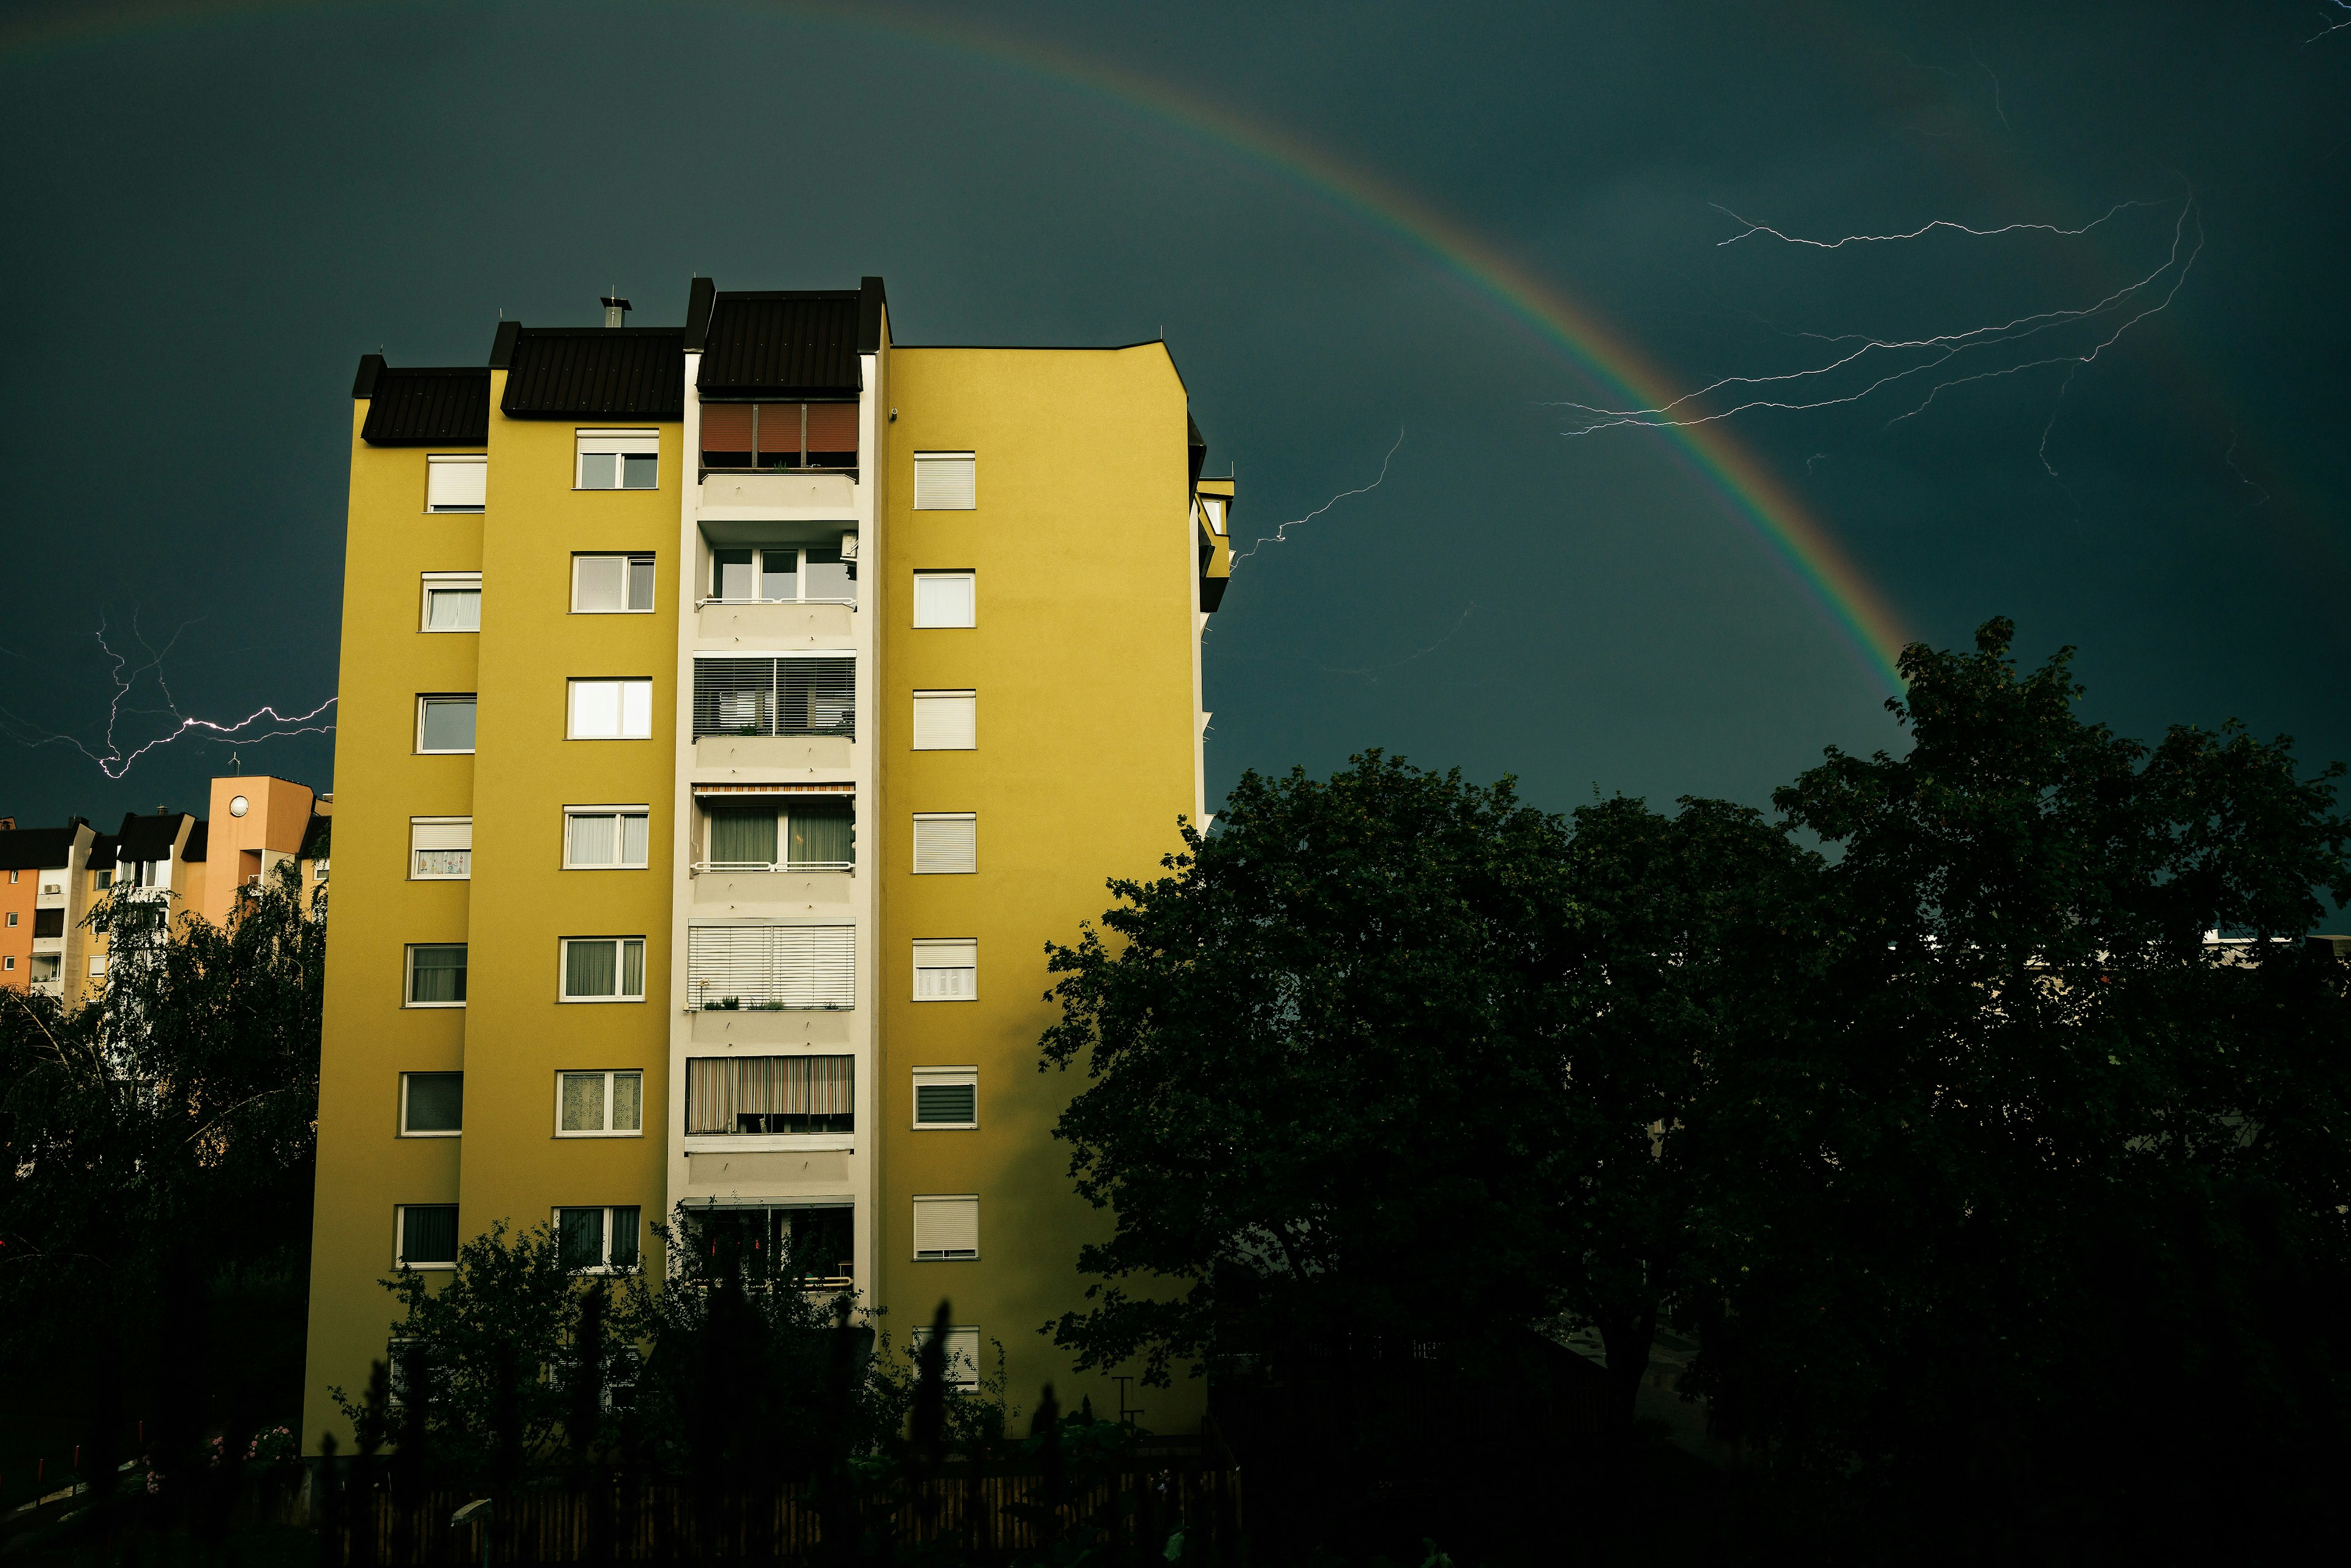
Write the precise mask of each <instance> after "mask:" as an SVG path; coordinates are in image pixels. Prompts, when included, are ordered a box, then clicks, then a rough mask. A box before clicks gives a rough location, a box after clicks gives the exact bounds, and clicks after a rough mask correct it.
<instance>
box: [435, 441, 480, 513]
mask: <svg viewBox="0 0 2351 1568" xmlns="http://www.w3.org/2000/svg"><path fill="white" fill-rule="evenodd" d="M455 468H474V469H478V470H480V477H479V478H477V479H476V480H475V482H474V485H473V486H472V488H474V489H477V490H479V491H481V492H482V499H481V500H479V501H453V502H450V503H447V504H446V505H444V504H442V503H440V502H436V501H435V500H434V498H433V490H434V483H433V482H434V479H435V478H437V477H438V476H439V475H440V473H441V471H442V470H444V469H455ZM489 491H490V457H489V454H488V453H486V452H476V453H471V454H464V453H452V454H446V455H444V454H438V453H436V454H434V455H431V456H428V457H426V458H425V459H424V509H425V511H426V512H428V513H435V512H456V513H465V512H471V513H476V514H478V513H479V512H481V511H482V510H483V509H484V508H485V507H486V506H487V504H488V502H489Z"/></svg>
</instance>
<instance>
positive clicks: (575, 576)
mask: <svg viewBox="0 0 2351 1568" xmlns="http://www.w3.org/2000/svg"><path fill="white" fill-rule="evenodd" d="M652 610H653V557H652V556H650V555H575V556H573V557H572V558H571V612H572V613H573V614H574V615H643V614H647V613H650V612H651V611H652Z"/></svg>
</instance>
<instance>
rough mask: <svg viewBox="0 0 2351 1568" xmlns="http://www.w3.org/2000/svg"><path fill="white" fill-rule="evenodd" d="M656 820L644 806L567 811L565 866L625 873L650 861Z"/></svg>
mask: <svg viewBox="0 0 2351 1568" xmlns="http://www.w3.org/2000/svg"><path fill="white" fill-rule="evenodd" d="M651 822H652V818H651V817H650V815H649V814H648V812H647V809H646V808H645V807H643V806H566V807H564V808H563V864H564V866H565V868H566V869H567V870H570V871H590V870H595V869H598V868H604V869H614V870H625V869H629V868H632V867H643V865H645V864H646V863H647V862H646V847H647V841H648V840H649V838H650V837H651V832H650V825H651Z"/></svg>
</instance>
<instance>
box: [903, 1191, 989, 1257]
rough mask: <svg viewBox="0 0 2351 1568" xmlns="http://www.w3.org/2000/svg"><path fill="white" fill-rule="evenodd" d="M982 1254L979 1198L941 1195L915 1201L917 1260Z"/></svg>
mask: <svg viewBox="0 0 2351 1568" xmlns="http://www.w3.org/2000/svg"><path fill="white" fill-rule="evenodd" d="M978 1256H979V1199H978V1198H977V1197H976V1196H974V1195H973V1194H971V1193H962V1194H956V1195H952V1196H951V1195H946V1194H941V1195H938V1196H935V1197H918V1198H916V1199H915V1200H914V1257H915V1258H916V1259H917V1260H945V1259H962V1258H977V1257H978Z"/></svg>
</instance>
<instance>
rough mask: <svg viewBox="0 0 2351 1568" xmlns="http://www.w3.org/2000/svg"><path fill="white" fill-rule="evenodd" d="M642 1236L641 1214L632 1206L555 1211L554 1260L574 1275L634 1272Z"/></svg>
mask: <svg viewBox="0 0 2351 1568" xmlns="http://www.w3.org/2000/svg"><path fill="white" fill-rule="evenodd" d="M643 1235H644V1210H643V1209H642V1208H639V1207H637V1206H636V1205H634V1204H630V1205H628V1206H626V1207H611V1208H559V1209H557V1210H556V1211H555V1249H556V1256H557V1258H558V1260H559V1261H560V1262H561V1264H562V1266H563V1267H564V1268H566V1269H568V1270H571V1271H572V1272H574V1273H596V1274H605V1273H620V1272H622V1271H624V1270H630V1269H633V1268H635V1267H636V1266H637V1257H638V1253H639V1251H640V1247H639V1243H640V1242H641V1241H642V1240H643Z"/></svg>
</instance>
